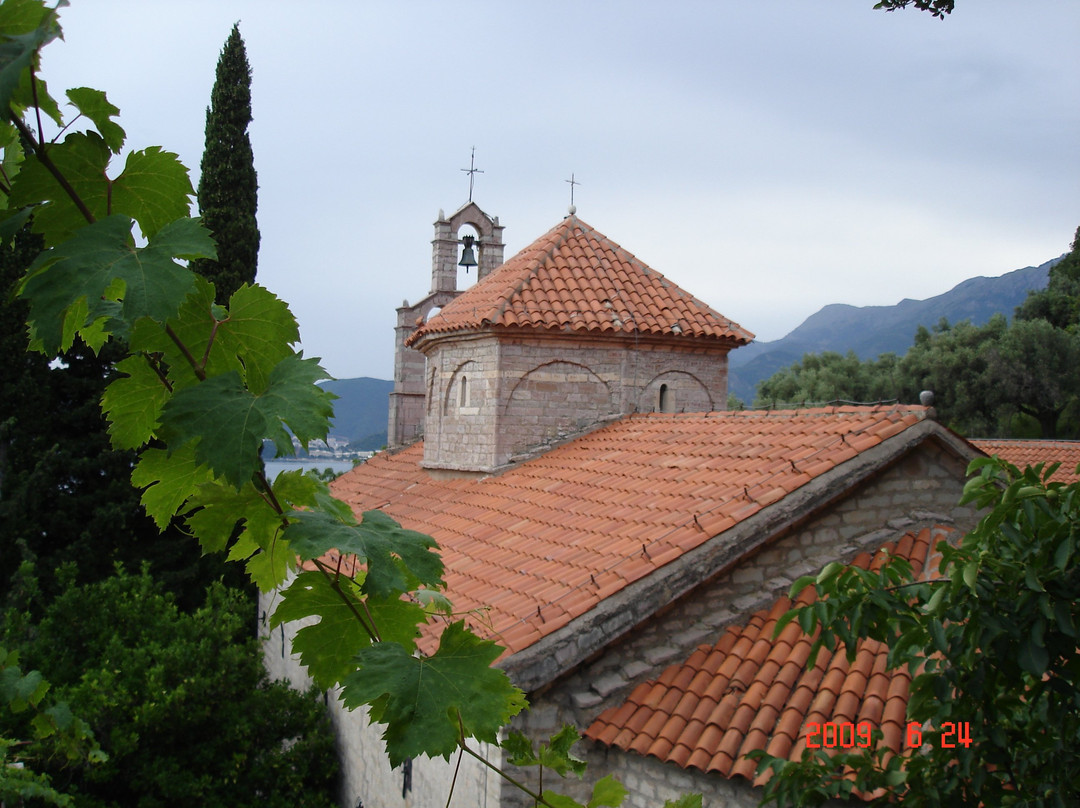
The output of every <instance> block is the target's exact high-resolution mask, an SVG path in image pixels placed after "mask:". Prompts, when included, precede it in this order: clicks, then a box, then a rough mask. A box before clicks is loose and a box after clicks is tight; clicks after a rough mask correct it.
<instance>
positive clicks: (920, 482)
mask: <svg viewBox="0 0 1080 808" xmlns="http://www.w3.org/2000/svg"><path fill="white" fill-rule="evenodd" d="M963 482H964V468H963V465H962V463H961V461H959V460H957V459H956V458H955V457H954V456H953V455H951V454H949V453H947V452H945V451H943V450H942V449H941V448H940V447H939V446H938V445H937V444H935V443H933V442H931V441H928V442H926V443H924V444H922V445H921V446H920V447H919V448H918V449H917V450H916V451H914V452H912V453H910V454H909V455H907V456H906V457H905V458H903V459H902V460H900V461H898V462H897V463H896V464H895V465H893V466H892V467H890V468H888V469H886V470H885V471H883V472H881V473H879V474H878V475H876V476H875V477H874V478H872V479H871V480H868V481H867V482H866V483H864V484H863V485H862V486H860V487H859V488H858V489H856V491H854V492H853V493H852V494H850V495H848V496H846V497H845V498H844V499H842V500H841V501H839V502H836V503H835V504H833V505H832V506H830V507H828V508H827V509H826V510H825V511H823V512H821V513H820V514H819V515H817V516H815V517H813V518H812V519H810V520H809V521H807V522H805V523H804V524H803V525H802V526H800V527H799V528H798V529H796V530H795V531H792V532H790V533H788V534H787V535H784V536H781V537H779V538H778V539H777V540H775V541H773V542H771V543H770V544H768V545H766V546H765V548H764V549H762V550H761V551H760V552H759V553H757V554H756V555H755V556H753V557H751V558H746V559H744V560H743V561H742V562H741V563H739V564H738V565H737V566H736V567H734V568H731V569H729V570H727V571H725V572H723V573H721V574H720V575H719V576H717V577H715V578H714V579H713V580H711V581H708V582H706V583H704V584H703V585H701V586H700V587H699V588H698V589H697V590H695V591H694V592H691V593H689V594H688V595H686V596H685V597H683V598H682V599H681V600H679V601H677V602H676V603H674V604H672V605H671V606H670V607H669V608H668V609H666V610H665V611H664V612H662V613H660V614H658V615H656V616H655V617H653V618H652V619H651V620H649V621H647V622H646V623H644V624H642V625H639V626H637V627H636V628H635V629H633V630H632V631H631V632H630V633H629V634H627V635H626V636H624V637H622V638H620V639H618V640H617V641H616V642H615V644H614V645H612V646H609V647H608V648H607V649H605V650H604V651H603V652H602V653H601V654H599V655H597V656H596V657H595V658H593V659H591V660H590V661H588V662H586V663H585V664H583V665H581V666H579V667H578V669H576V670H575V671H573V672H571V673H570V674H568V675H566V676H564V677H563V678H562V679H561V680H559V681H557V682H556V683H553V684H552V685H549V686H548V687H547V689H545V690H544V691H542V692H539V693H533V694H530V703H531V705H532V707H531V709H530V710H529V711H528V712H527V713H526V714H524V715H523V716H519V718H518V719H517V720H516V721H515V727H517V728H519V729H521V730H522V731H524V732H526V733H527V734H528V735H530V736H531V737H534V738H547V737H549V736H550V735H551V734H552V733H554V732H556V731H557V730H558V729H559V728H560V727H561V726H562V725H563V724H565V723H570V724H573V725H575V726H577V727H578V728H579V729H584V728H585V727H587V726H589V724H591V723H592V721H593V719H594V718H595V717H596V716H597V715H599V714H600V713H601V712H602V711H603V710H605V709H607V708H608V707H610V706H614V705H618V704H621V703H622V702H623V701H624V700H625V698H626V696H627V695H628V694H629V692H630V690H632V689H633V687H634V686H636V685H637V684H638V683H639V682H641V681H644V680H648V679H653V678H656V677H657V676H659V674H660V673H661V672H662V671H663V670H664V668H666V667H667V666H669V665H671V664H674V663H677V662H680V661H682V660H684V659H686V658H687V657H688V656H689V655H690V653H692V652H693V650H694V649H696V648H697V647H698V646H699V645H702V644H710V645H711V644H712V643H714V642H716V640H717V639H718V638H719V636H720V634H721V632H722V631H723V629H724V628H725V627H727V626H729V625H733V624H738V623H741V622H744V621H745V618H746V616H747V615H749V614H751V613H753V612H755V611H758V610H760V609H763V608H767V607H768V606H770V605H771V604H772V603H773V602H774V601H775V599H776V598H777V597H778V596H779V595H782V594H786V593H787V590H788V589H789V587H790V586H791V583H792V582H793V581H794V580H795V579H796V578H798V577H800V576H802V575H809V574H812V573H815V572H817V571H818V570H820V569H821V568H822V567H824V566H825V564H827V563H828V562H830V561H833V560H835V559H840V560H844V561H848V560H850V559H851V558H853V557H854V556H855V555H857V554H858V553H859V552H861V551H863V550H871V551H872V550H874V549H876V548H877V547H880V546H881V545H882V544H884V543H885V542H887V541H890V540H895V539H897V538H899V537H900V536H902V535H903V534H904V533H906V532H909V531H912V530H918V529H921V528H922V527H926V526H930V525H935V524H955V525H957V526H958V527H960V528H962V529H963V528H969V527H971V526H972V525H973V524H974V522H975V514H974V513H973V512H972V511H971V510H970V509H968V508H961V507H960V506H959V505H958V504H957V503H958V502H959V499H960V496H961V493H962V489H963ZM823 504H824V503H823ZM575 751H576V753H578V754H579V755H581V756H582V757H584V758H585V759H586V760H587V761H588V762H589V765H590V773H589V774H588V775H586V780H585V781H584V782H583V783H582V784H581V786H580V790H579V791H578V793H577V798H578V799H579V800H580V799H582V798H583V797H584V796H585V793H586V791H587V790H588V789H591V783H592V781H593V780H594V779H596V778H599V777H601V776H603V775H604V774H606V773H608V771H609V770H610V769H611V767H612V766H613V765H615V766H616V767H617V768H619V769H623V770H625V771H630V770H633V772H634V776H633V779H634V782H635V783H637V787H636V788H631V796H630V797H628V798H627V801H626V802H624V805H625V806H627V808H636V807H637V806H641V807H642V808H644V806H655V805H657V804H662V799H660V800H659V802H658V801H657V800H654V799H653V798H652V796H651V795H652V794H654V793H655V794H657V795H660V794H664V795H668V796H671V795H672V792H671V789H672V788H678V789H680V793H682V792H685V791H686V790H688V789H686V788H683V787H682V786H683V784H684V783H685V782H686V780H687V778H690V779H694V780H699V781H700V782H699V783H698V785H696V786H693V789H691V790H699V791H700V790H703V789H705V790H709V792H710V794H711V795H712V796H710V798H709V799H708V800H707V803H706V804H708V805H710V806H721V805H729V804H730V805H740V806H741V805H744V804H745V805H755V804H756V799H757V798H756V797H755V796H754V792H752V791H751V789H750V788H749V787H748V786H747V785H745V784H744V783H741V782H740V783H737V784H736V783H732V782H731V781H727V780H725V779H724V778H719V777H717V776H715V775H713V776H705V775H702V774H701V773H700V772H697V771H696V770H692V771H690V772H687V771H685V770H682V769H680V768H679V767H677V766H673V765H670V764H660V763H659V762H658V761H655V760H651V759H649V760H646V759H643V758H642V757H641V756H638V755H635V754H631V753H622V752H620V751H619V750H616V749H607V748H606V747H603V746H602V745H599V744H594V743H592V742H588V741H583V742H582V743H581V744H579V746H578V747H577V748H576V750H575ZM627 784H628V785H629V783H627ZM567 785H569V784H567ZM734 785H738V788H737V789H736V791H741V792H746V794H747V795H748V796H747V797H746V798H745V799H743V797H738V798H737V799H736V798H734V797H730V796H729V795H728V792H729V791H730V790H731V787H732V786H734ZM571 793H573V792H571ZM639 794H640V796H639ZM668 796H665V797H664V799H666V798H668ZM729 800H731V801H729ZM523 804H524V803H522V802H520V801H519V800H517V798H516V797H515V796H513V795H509V796H508V797H507V800H506V802H504V805H511V806H516V805H523Z"/></svg>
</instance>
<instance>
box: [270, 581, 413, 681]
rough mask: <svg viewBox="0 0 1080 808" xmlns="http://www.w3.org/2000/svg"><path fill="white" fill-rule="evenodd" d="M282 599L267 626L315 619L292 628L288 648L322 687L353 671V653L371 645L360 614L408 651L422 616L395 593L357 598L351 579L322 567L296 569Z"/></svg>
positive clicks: (386, 639)
mask: <svg viewBox="0 0 1080 808" xmlns="http://www.w3.org/2000/svg"><path fill="white" fill-rule="evenodd" d="M335 582H336V587H337V588H336V589H335ZM281 598H282V599H281V602H280V603H279V604H278V607H277V608H276V609H275V610H274V614H273V615H272V616H271V618H270V628H271V629H273V628H276V627H277V626H278V625H280V624H282V623H288V622H291V621H293V620H303V619H305V618H310V617H312V616H315V615H317V616H318V618H319V622H318V623H315V624H314V625H307V626H304V627H303V628H301V629H299V630H298V631H297V632H296V637H295V638H294V640H293V646H292V647H293V651H295V652H296V653H299V654H300V661H301V662H302V663H303V664H304V665H306V666H307V668H308V673H310V674H311V677H312V678H313V679H314V680H315V683H316V684H317V685H318V686H319V687H320V688H322V689H328V688H331V687H333V686H334V685H336V684H337V683H338V682H340V681H341V680H342V679H344V678H345V677H346V676H347V675H348V674H349V673H350V672H351V671H353V670H355V669H356V659H355V657H356V654H357V652H358V651H359V650H360V649H361V648H364V647H366V646H368V645H370V644H371V642H372V636H371V633H369V631H367V630H365V628H364V625H363V624H362V623H361V619H363V620H364V621H365V622H369V621H370V622H372V623H373V625H371V626H369V627H370V628H371V630H372V632H377V634H378V637H379V638H380V639H381V640H382V641H383V642H394V643H398V644H399V645H401V646H402V647H403V648H405V649H406V650H407V651H408V652H409V653H412V651H413V650H414V649H415V647H416V642H415V641H416V638H417V637H418V636H420V632H419V629H418V628H417V626H418V625H420V624H421V623H423V622H425V620H426V615H425V613H424V611H423V609H421V608H420V607H419V606H417V605H416V604H414V603H409V602H408V601H406V600H402V599H401V598H398V597H395V598H390V599H388V600H385V601H376V600H375V599H373V598H370V597H369V598H367V600H366V601H362V600H361V598H360V593H359V587H358V586H357V585H356V584H355V583H354V582H353V581H352V580H351V579H349V578H344V577H338V576H333V575H330V576H328V575H324V574H323V573H321V572H314V571H311V572H302V573H300V574H299V575H297V576H296V578H295V579H294V580H293V582H292V583H291V584H290V585H289V587H288V588H287V589H285V590H284V591H283V592H282V593H281ZM358 615H363V617H362V618H361V617H358Z"/></svg>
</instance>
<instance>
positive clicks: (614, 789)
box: [586, 774, 630, 808]
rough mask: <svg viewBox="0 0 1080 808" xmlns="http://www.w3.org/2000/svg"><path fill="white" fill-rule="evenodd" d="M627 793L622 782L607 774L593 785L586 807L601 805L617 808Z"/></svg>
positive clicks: (591, 807) (592, 807)
mask: <svg viewBox="0 0 1080 808" xmlns="http://www.w3.org/2000/svg"><path fill="white" fill-rule="evenodd" d="M629 793H630V792H629V791H627V790H626V787H625V786H624V785H623V784H622V783H620V782H619V781H618V780H616V779H615V778H614V777H613V776H612V775H610V774H609V775H608V776H607V777H603V778H601V779H600V780H598V781H597V783H596V785H594V786H593V793H592V799H590V800H589V802H588V804H587V806H586V808H600V806H603V805H606V806H609V807H610V808H618V806H620V805H622V801H623V800H624V799H626V795H627V794H629Z"/></svg>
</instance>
